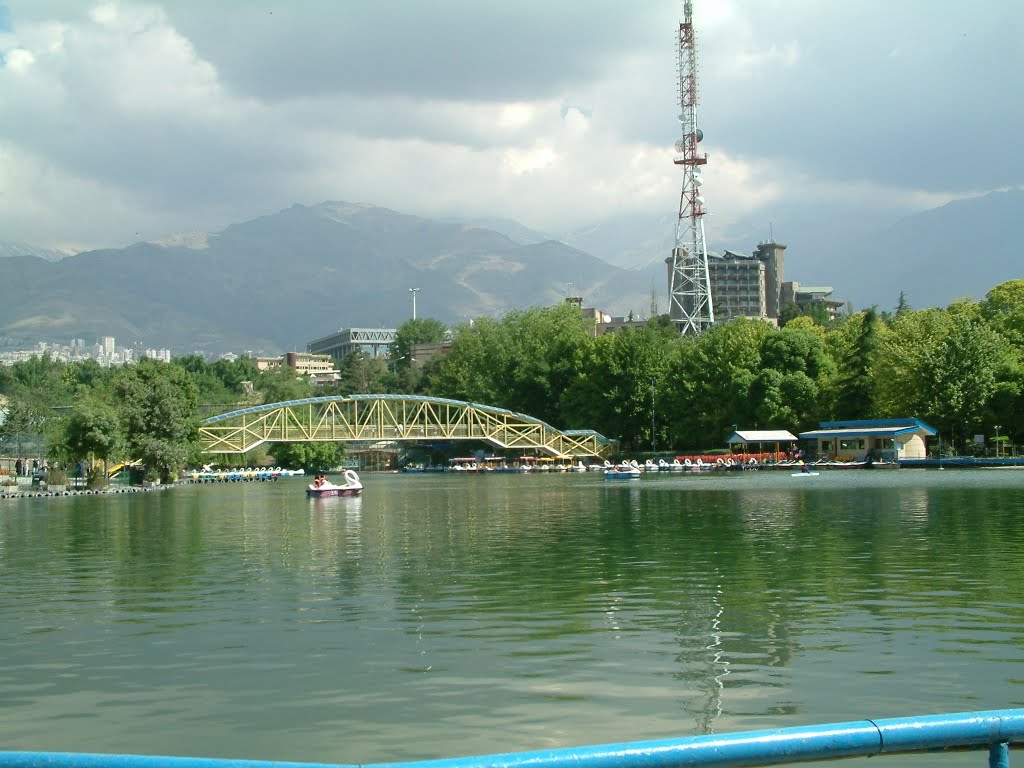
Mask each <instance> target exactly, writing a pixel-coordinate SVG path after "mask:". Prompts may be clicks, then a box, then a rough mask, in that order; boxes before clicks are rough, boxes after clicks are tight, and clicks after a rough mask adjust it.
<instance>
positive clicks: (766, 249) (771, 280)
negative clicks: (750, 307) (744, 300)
mask: <svg viewBox="0 0 1024 768" xmlns="http://www.w3.org/2000/svg"><path fill="white" fill-rule="evenodd" d="M785 250H786V246H784V245H783V244H782V243H776V242H773V241H768V242H767V243H758V244H757V248H755V249H754V258H755V259H759V260H760V261H761V262H763V263H764V266H765V282H766V286H765V311H766V313H767V315H768V317H774V318H776V319H778V317H779V310H781V309H782V304H781V303H780V298H779V297H780V295H781V294H782V282H783V273H784V266H785V253H784V251H785Z"/></svg>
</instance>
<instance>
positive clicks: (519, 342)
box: [430, 304, 593, 424]
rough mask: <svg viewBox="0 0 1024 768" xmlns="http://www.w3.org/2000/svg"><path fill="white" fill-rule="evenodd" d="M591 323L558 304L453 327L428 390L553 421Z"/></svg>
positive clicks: (573, 309)
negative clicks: (445, 350) (451, 335)
mask: <svg viewBox="0 0 1024 768" xmlns="http://www.w3.org/2000/svg"><path fill="white" fill-rule="evenodd" d="M592 332H593V326H592V325H589V324H588V323H587V321H585V320H584V319H583V318H582V317H581V316H580V312H579V310H578V309H577V308H576V307H573V306H571V305H568V304H559V305H557V306H554V307H545V308H539V309H538V308H533V309H528V310H516V311H513V312H509V313H508V314H507V315H506V316H505V317H504V318H503V319H502V320H500V321H497V320H491V319H489V318H481V319H479V320H477V321H475V322H474V323H471V324H468V325H461V326H459V327H457V328H456V329H455V332H454V338H453V340H452V349H451V352H450V353H449V354H448V355H446V356H445V358H444V362H443V363H442V364H441V365H440V368H439V369H438V370H437V372H436V374H435V375H434V376H433V377H432V378H431V390H430V391H431V393H432V394H436V395H440V396H443V397H450V398H454V399H457V400H467V401H469V402H476V403H482V404H485V405H494V406H498V407H502V408H508V409H510V410H513V411H520V412H522V413H527V414H530V415H531V416H536V417H538V418H540V419H543V420H545V421H548V422H550V423H552V424H555V423H557V422H558V421H559V419H560V413H559V409H560V405H559V403H560V401H561V399H562V395H563V393H564V392H565V390H566V388H567V387H568V386H569V385H570V383H571V382H572V381H573V380H574V379H575V377H576V376H577V375H578V373H579V370H580V366H581V364H582V361H583V358H584V355H585V351H586V348H587V347H588V346H589V345H590V344H592V343H593V337H592V335H591V334H592Z"/></svg>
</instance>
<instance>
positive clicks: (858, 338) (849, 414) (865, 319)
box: [834, 294, 909, 419]
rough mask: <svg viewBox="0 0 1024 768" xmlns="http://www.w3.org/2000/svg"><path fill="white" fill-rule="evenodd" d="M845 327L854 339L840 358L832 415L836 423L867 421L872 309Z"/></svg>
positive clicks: (874, 329) (875, 330)
mask: <svg viewBox="0 0 1024 768" xmlns="http://www.w3.org/2000/svg"><path fill="white" fill-rule="evenodd" d="M902 295H903V294H900V296H902ZM908 312H909V310H908V311H904V312H903V313H902V314H900V313H899V312H897V317H900V318H903V317H906V316H907V314H908ZM845 325H846V326H847V327H848V329H849V331H850V332H851V333H855V334H856V335H855V336H854V337H853V339H852V343H851V344H850V345H849V347H848V348H847V349H845V350H844V354H843V355H842V356H841V357H840V358H839V361H840V362H839V378H838V380H837V382H836V394H835V405H834V409H835V410H834V413H835V416H836V418H837V419H867V418H870V417H871V416H873V415H874V410H875V408H874V399H875V397H874V393H875V378H874V373H873V369H874V363H875V351H876V349H877V348H878V340H879V320H878V315H877V313H876V312H875V310H874V308H871V309H868V310H866V311H864V312H861V313H860V314H859V315H857V316H855V317H854V318H850V319H849V320H847V321H846V323H845Z"/></svg>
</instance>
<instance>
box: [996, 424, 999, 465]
mask: <svg viewBox="0 0 1024 768" xmlns="http://www.w3.org/2000/svg"><path fill="white" fill-rule="evenodd" d="M999 429H1000V425H999V424H996V458H997V459H998V458H999Z"/></svg>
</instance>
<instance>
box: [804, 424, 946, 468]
mask: <svg viewBox="0 0 1024 768" xmlns="http://www.w3.org/2000/svg"><path fill="white" fill-rule="evenodd" d="M937 434H938V431H937V430H936V429H935V428H934V427H930V426H928V425H927V424H925V423H924V422H923V421H921V420H920V419H912V418H911V419H861V420H851V421H823V422H821V423H820V425H819V427H818V429H814V430H811V431H810V432H801V433H800V439H801V440H812V441H814V442H815V444H816V447H817V456H818V458H819V459H838V460H840V461H842V460H852V461H864V460H866V459H882V460H885V461H901V460H902V459H924V458H927V456H928V438H929V437H932V436H934V435H937Z"/></svg>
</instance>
